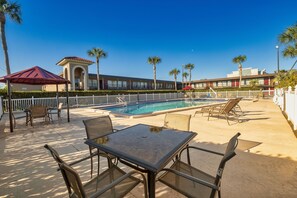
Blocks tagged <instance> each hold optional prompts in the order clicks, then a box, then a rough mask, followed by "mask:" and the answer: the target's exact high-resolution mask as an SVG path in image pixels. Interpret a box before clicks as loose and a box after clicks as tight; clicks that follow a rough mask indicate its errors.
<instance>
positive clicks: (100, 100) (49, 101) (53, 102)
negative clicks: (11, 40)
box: [1, 90, 273, 112]
mask: <svg viewBox="0 0 297 198" xmlns="http://www.w3.org/2000/svg"><path fill="white" fill-rule="evenodd" d="M216 93H217V94H214V93H213V92H187V93H182V92H179V93H150V94H148V93H146V94H127V95H119V94H118V95H103V96H94V95H93V96H74V97H69V106H70V107H82V106H94V105H107V104H118V103H119V100H118V98H121V99H123V100H125V101H126V102H127V103H128V104H129V103H133V102H146V101H159V100H170V99H177V98H184V97H190V98H236V97H244V98H254V97H257V96H259V94H262V95H266V96H270V95H272V96H273V91H264V92H261V91H259V90H258V91H218V92H216ZM59 102H62V103H63V105H64V106H65V104H66V97H59V98H56V97H49V98H34V97H32V98H20V99H12V110H13V111H23V110H24V109H26V108H28V107H29V106H31V105H43V106H47V107H57V106H58V103H59ZM1 107H2V105H1ZM3 109H4V111H5V112H7V109H8V100H7V99H4V100H3Z"/></svg>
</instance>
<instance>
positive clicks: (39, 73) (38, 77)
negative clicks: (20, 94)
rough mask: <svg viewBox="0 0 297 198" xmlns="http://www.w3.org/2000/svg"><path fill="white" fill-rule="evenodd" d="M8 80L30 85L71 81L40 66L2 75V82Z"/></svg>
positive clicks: (0, 79)
mask: <svg viewBox="0 0 297 198" xmlns="http://www.w3.org/2000/svg"><path fill="white" fill-rule="evenodd" d="M6 80H9V81H10V83H18V84H29V85H47V84H65V83H67V82H68V83H70V82H69V81H68V80H66V79H64V78H62V77H61V76H58V75H56V74H53V73H51V72H49V71H46V70H44V69H42V68H41V67H38V66H35V67H32V68H30V69H26V70H23V71H20V72H16V73H13V74H9V75H7V76H3V77H0V82H3V83H6Z"/></svg>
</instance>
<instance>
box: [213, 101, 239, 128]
mask: <svg viewBox="0 0 297 198" xmlns="http://www.w3.org/2000/svg"><path fill="white" fill-rule="evenodd" d="M237 104H238V101H237V100H236V99H230V100H228V102H227V103H226V104H225V105H223V106H219V107H215V108H212V109H210V111H209V113H208V120H209V118H210V117H212V116H217V117H218V118H219V117H220V116H224V118H226V120H227V122H228V124H229V125H230V123H229V118H230V117H235V118H236V119H237V122H239V115H238V114H237V113H236V111H235V110H234V108H235V106H236V105H237Z"/></svg>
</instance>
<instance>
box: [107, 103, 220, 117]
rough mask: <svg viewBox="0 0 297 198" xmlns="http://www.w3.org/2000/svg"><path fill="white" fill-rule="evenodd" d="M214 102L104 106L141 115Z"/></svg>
mask: <svg viewBox="0 0 297 198" xmlns="http://www.w3.org/2000/svg"><path fill="white" fill-rule="evenodd" d="M214 102H221V101H218V100H216V101H214V100H196V101H184V100H181V101H166V102H153V103H142V104H133V105H127V106H120V107H108V108H104V109H105V110H108V111H111V112H113V113H119V114H129V115H141V114H148V113H152V112H155V111H163V110H169V109H177V108H183V107H192V106H198V105H205V104H209V103H214Z"/></svg>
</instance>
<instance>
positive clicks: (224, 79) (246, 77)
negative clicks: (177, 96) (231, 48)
mask: <svg viewBox="0 0 297 198" xmlns="http://www.w3.org/2000/svg"><path fill="white" fill-rule="evenodd" d="M274 76H275V74H261V75H250V76H242V79H250V78H263V77H274ZM238 79H239V76H235V77H229V78H212V79H200V80H193V81H192V82H193V83H199V82H215V81H226V80H238Z"/></svg>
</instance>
